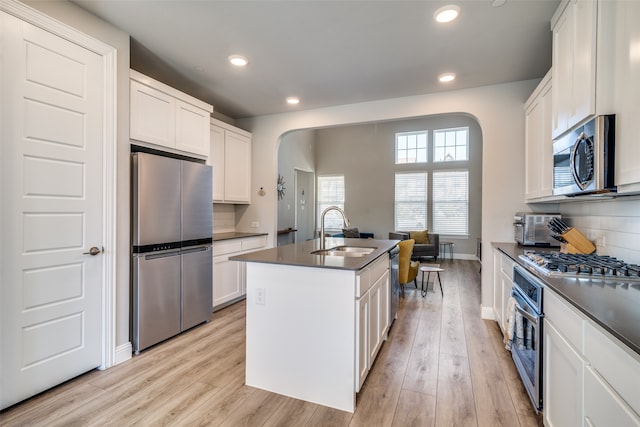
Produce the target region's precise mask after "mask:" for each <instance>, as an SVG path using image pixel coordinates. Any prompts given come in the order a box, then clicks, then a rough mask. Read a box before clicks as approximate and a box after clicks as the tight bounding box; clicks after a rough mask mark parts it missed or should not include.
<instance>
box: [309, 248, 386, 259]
mask: <svg viewBox="0 0 640 427" xmlns="http://www.w3.org/2000/svg"><path fill="white" fill-rule="evenodd" d="M375 250H376V248H368V247H361V246H336V247H335V248H331V249H321V250H319V251H313V252H311V253H312V254H313V255H326V256H342V257H363V256H365V255H369V254H370V253H371V252H373V251H375Z"/></svg>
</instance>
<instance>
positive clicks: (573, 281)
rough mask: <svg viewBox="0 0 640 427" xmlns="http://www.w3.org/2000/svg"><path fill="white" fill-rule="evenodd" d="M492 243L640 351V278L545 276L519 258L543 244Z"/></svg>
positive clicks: (621, 339)
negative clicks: (534, 246)
mask: <svg viewBox="0 0 640 427" xmlns="http://www.w3.org/2000/svg"><path fill="white" fill-rule="evenodd" d="M492 245H493V247H494V248H496V249H498V250H500V251H501V252H503V253H504V254H505V255H507V256H508V257H510V258H511V259H513V260H514V261H516V262H517V263H518V264H519V265H521V266H523V267H526V268H527V271H529V272H531V273H533V274H534V275H535V276H536V277H538V278H539V279H540V280H542V282H543V283H544V284H545V285H546V286H548V287H549V288H551V289H552V290H553V291H555V292H556V293H557V294H558V295H560V296H561V297H562V298H564V299H565V300H566V301H567V302H569V303H570V304H571V305H573V306H574V307H575V308H577V309H578V310H580V311H581V312H582V313H583V314H584V315H585V316H587V317H588V318H589V319H591V320H593V321H594V322H596V323H597V324H598V325H600V326H602V327H603V328H604V329H606V330H607V331H609V333H611V334H612V335H613V336H615V337H616V338H618V339H619V340H620V341H622V342H623V343H625V344H626V345H627V346H629V348H631V349H632V350H633V351H635V352H636V353H638V354H640V281H624V280H616V279H598V278H588V277H562V276H560V277H559V276H545V275H543V274H541V273H539V272H537V271H536V270H535V269H533V268H531V267H529V266H527V265H526V264H525V263H523V262H522V261H521V260H520V259H519V258H518V255H522V254H523V252H524V251H525V250H532V249H535V250H541V248H532V247H523V246H519V245H517V244H515V243H492ZM542 250H544V249H542ZM555 250H557V248H556V249H555ZM543 298H544V296H543ZM543 305H544V303H543Z"/></svg>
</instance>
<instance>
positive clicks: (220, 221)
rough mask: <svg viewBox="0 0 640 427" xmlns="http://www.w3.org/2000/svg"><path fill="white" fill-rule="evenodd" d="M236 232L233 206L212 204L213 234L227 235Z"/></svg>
mask: <svg viewBox="0 0 640 427" xmlns="http://www.w3.org/2000/svg"><path fill="white" fill-rule="evenodd" d="M231 231H236V208H235V205H227V204H223V203H214V204H213V232H214V233H228V232H231Z"/></svg>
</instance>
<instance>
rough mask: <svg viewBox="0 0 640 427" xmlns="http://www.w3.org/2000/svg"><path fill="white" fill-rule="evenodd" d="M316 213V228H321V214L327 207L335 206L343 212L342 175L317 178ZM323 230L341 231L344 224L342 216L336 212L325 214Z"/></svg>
mask: <svg viewBox="0 0 640 427" xmlns="http://www.w3.org/2000/svg"><path fill="white" fill-rule="evenodd" d="M317 206H318V212H317V215H318V216H317V224H318V225H317V227H318V229H319V228H320V226H321V223H320V219H321V216H322V212H323V211H324V210H325V209H326V208H328V207H329V206H337V207H339V208H340V209H342V210H344V175H331V176H319V177H318V203H317ZM324 224H325V229H332V230H342V228H343V227H342V226H343V224H344V222H343V220H342V215H340V214H339V213H338V212H336V211H330V212H327V215H326V216H325V223H324Z"/></svg>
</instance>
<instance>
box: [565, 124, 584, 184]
mask: <svg viewBox="0 0 640 427" xmlns="http://www.w3.org/2000/svg"><path fill="white" fill-rule="evenodd" d="M586 138H587V134H586V133H584V132H580V135H578V137H577V138H576V142H574V143H573V146H572V147H571V157H570V159H569V165H570V167H571V175H572V176H573V182H574V183H575V184H576V185H577V186H578V187H580V189H581V190H584V184H583V183H582V182H580V177H579V176H578V174H577V173H576V163H575V159H576V151H577V149H578V145H579V144H580V142H581V141H582V140H583V139H586Z"/></svg>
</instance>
